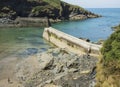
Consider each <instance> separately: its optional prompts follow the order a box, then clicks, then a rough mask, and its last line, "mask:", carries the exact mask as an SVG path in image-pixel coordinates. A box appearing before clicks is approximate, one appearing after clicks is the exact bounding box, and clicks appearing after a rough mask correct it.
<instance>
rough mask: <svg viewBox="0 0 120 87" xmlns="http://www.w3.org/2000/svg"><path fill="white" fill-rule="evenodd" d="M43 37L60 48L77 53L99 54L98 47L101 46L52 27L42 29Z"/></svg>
mask: <svg viewBox="0 0 120 87" xmlns="http://www.w3.org/2000/svg"><path fill="white" fill-rule="evenodd" d="M43 38H45V39H46V40H48V41H49V42H51V43H53V44H54V45H56V46H58V47H60V48H64V49H65V50H69V51H71V52H73V53H77V54H83V53H89V54H91V55H99V54H100V48H101V47H102V46H101V45H97V44H93V43H90V42H86V41H84V40H82V39H79V38H76V37H74V36H71V35H69V34H66V33H64V32H61V31H59V30H56V29H54V28H52V27H49V28H45V29H44V32H43Z"/></svg>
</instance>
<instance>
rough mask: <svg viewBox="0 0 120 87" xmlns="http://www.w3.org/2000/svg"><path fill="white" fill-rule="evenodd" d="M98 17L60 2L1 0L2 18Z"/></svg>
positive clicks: (0, 15) (0, 10) (47, 0)
mask: <svg viewBox="0 0 120 87" xmlns="http://www.w3.org/2000/svg"><path fill="white" fill-rule="evenodd" d="M76 15H77V18H78V19H80V17H84V18H89V17H97V16H98V15H95V14H93V13H91V12H89V11H86V10H85V9H83V8H81V7H79V6H74V5H70V4H68V3H65V2H62V1H60V0H0V18H2V17H9V18H16V17H18V16H19V17H48V18H51V19H61V20H64V19H75V17H76ZM78 15H79V16H78Z"/></svg>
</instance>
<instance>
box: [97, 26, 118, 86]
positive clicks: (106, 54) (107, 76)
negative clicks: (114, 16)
mask: <svg viewBox="0 0 120 87" xmlns="http://www.w3.org/2000/svg"><path fill="white" fill-rule="evenodd" d="M116 28H117V30H116V31H115V32H114V33H113V34H112V35H111V36H110V37H109V38H108V39H107V40H106V41H105V43H104V45H103V48H102V49H101V53H102V58H101V60H100V62H99V64H98V68H97V80H98V82H97V85H96V87H120V27H119V26H117V27H116Z"/></svg>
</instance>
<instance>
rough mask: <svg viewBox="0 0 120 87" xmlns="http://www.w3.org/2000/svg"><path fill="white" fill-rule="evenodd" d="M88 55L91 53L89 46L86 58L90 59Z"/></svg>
mask: <svg viewBox="0 0 120 87" xmlns="http://www.w3.org/2000/svg"><path fill="white" fill-rule="evenodd" d="M90 53H91V46H89V48H88V49H87V58H89V57H90Z"/></svg>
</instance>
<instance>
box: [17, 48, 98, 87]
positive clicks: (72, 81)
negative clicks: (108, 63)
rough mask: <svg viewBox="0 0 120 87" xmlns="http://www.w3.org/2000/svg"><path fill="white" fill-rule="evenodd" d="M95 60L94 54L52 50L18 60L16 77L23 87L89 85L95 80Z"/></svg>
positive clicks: (84, 86)
mask: <svg viewBox="0 0 120 87" xmlns="http://www.w3.org/2000/svg"><path fill="white" fill-rule="evenodd" d="M96 62H97V58H94V57H92V56H89V57H88V56H87V55H80V56H79V55H76V54H74V53H71V52H66V51H65V50H64V49H59V48H55V49H49V50H48V51H46V52H43V53H40V54H37V55H36V56H32V57H29V58H27V59H25V60H24V61H23V62H21V63H19V64H18V65H17V68H16V77H17V79H18V81H19V82H20V83H21V84H22V85H23V87H46V86H47V87H50V85H52V87H75V86H76V85H78V87H79V86H82V87H89V86H90V85H94V84H93V83H94V82H95V79H94V77H95V72H94V70H93V68H94V67H95V66H96ZM53 85H54V86H53ZM55 85H57V86H55ZM90 87H93V86H90Z"/></svg>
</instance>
